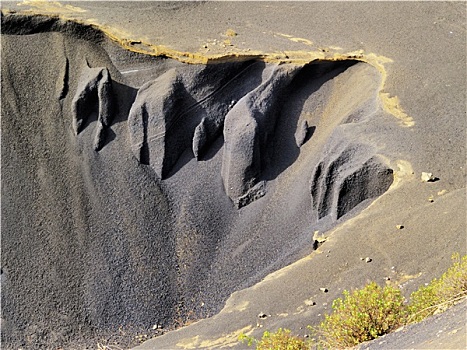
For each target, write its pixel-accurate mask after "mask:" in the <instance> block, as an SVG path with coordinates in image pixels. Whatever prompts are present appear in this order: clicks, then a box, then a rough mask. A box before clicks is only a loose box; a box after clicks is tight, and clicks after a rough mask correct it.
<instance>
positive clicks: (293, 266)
mask: <svg viewBox="0 0 467 350" xmlns="http://www.w3.org/2000/svg"><path fill="white" fill-rule="evenodd" d="M312 258H313V256H312V255H307V256H306V257H304V258H303V259H300V260H298V261H296V262H294V263H292V264H290V265H289V266H286V267H283V268H282V269H280V270H278V271H275V272H273V273H270V274H269V275H267V276H266V277H265V278H264V279H263V282H270V281H274V280H276V279H279V278H281V277H283V276H285V275H287V273H288V272H289V271H290V270H294V269H296V268H300V265H302V264H306V263H307V262H308V261H309V260H311V259H312ZM260 285H261V283H260V284H256V285H255V286H253V289H256V288H257V287H258V286H260Z"/></svg>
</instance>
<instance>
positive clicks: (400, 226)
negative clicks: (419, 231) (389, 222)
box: [396, 225, 404, 230]
mask: <svg viewBox="0 0 467 350" xmlns="http://www.w3.org/2000/svg"><path fill="white" fill-rule="evenodd" d="M396 228H397V229H398V230H402V229H403V228H404V225H396Z"/></svg>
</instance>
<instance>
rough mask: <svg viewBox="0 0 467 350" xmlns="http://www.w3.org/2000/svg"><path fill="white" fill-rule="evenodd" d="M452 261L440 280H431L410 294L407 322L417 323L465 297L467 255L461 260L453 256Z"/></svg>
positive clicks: (466, 287)
mask: <svg viewBox="0 0 467 350" xmlns="http://www.w3.org/2000/svg"><path fill="white" fill-rule="evenodd" d="M452 261H453V264H452V266H451V267H450V268H449V269H448V270H447V271H446V272H445V273H444V274H443V275H442V276H441V278H440V279H436V278H435V279H433V280H432V281H431V282H430V283H429V284H428V285H426V286H423V287H420V288H419V289H418V290H416V291H415V292H413V293H412V294H411V296H410V303H409V305H408V309H409V313H410V317H409V322H419V321H421V320H423V319H424V318H426V317H428V316H430V315H432V314H434V313H435V312H437V311H440V310H441V311H442V310H444V309H446V308H448V307H449V306H451V305H452V304H453V303H455V302H456V301H458V300H460V299H462V298H465V297H466V296H467V255H466V256H463V257H462V258H461V257H460V255H459V254H458V253H456V254H453V256H452Z"/></svg>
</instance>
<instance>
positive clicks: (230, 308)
mask: <svg viewBox="0 0 467 350" xmlns="http://www.w3.org/2000/svg"><path fill="white" fill-rule="evenodd" d="M231 299H232V298H231ZM231 299H229V300H228V301H227V303H226V304H225V307H224V308H223V309H222V312H225V313H232V312H242V311H245V310H246V309H247V308H248V306H249V305H250V302H249V301H248V300H243V301H240V302H236V301H231Z"/></svg>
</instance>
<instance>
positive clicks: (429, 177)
mask: <svg viewBox="0 0 467 350" xmlns="http://www.w3.org/2000/svg"><path fill="white" fill-rule="evenodd" d="M420 178H421V180H422V181H423V182H435V181H436V180H438V178H437V177H435V176H433V173H425V172H422V176H421V177H420Z"/></svg>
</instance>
